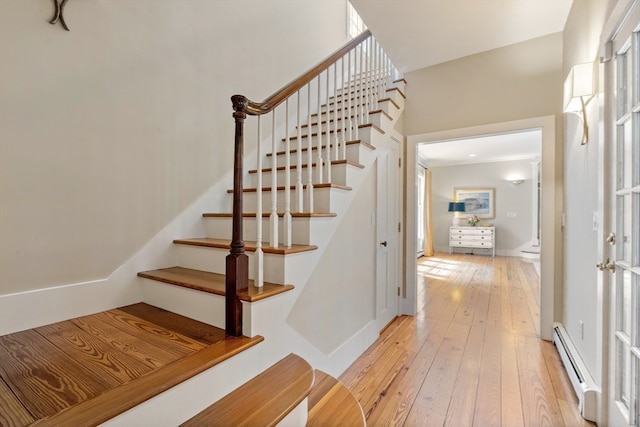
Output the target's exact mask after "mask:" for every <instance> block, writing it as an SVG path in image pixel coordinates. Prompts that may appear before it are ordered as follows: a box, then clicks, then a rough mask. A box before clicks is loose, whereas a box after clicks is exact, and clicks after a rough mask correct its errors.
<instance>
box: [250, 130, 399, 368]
mask: <svg viewBox="0 0 640 427" xmlns="http://www.w3.org/2000/svg"><path fill="white" fill-rule="evenodd" d="M390 135H391V134H390V133H387V134H382V135H379V136H377V137H376V138H390V137H391V136H390ZM371 142H372V145H374V146H375V145H383V144H382V143H383V142H384V141H382V140H378V141H375V140H372V141H371ZM372 153H373V156H372V158H370V159H369V160H368V161H367V164H366V166H365V169H363V170H362V171H360V173H359V174H358V177H357V180H354V181H350V182H349V183H348V184H349V186H351V187H352V188H353V190H352V191H351V192H349V193H346V194H344V195H341V199H342V200H340V202H339V203H336V204H335V206H339V208H338V209H337V210H338V211H337V212H336V213H337V214H338V215H337V218H334V219H333V220H332V221H331V229H332V230H331V232H327V233H325V234H324V236H323V237H324V238H323V239H322V240H318V241H315V242H314V244H317V245H318V247H319V250H317V251H314V252H312V253H307V254H304V259H303V260H302V259H301V260H299V262H296V263H295V264H296V265H295V266H292V267H291V268H290V267H289V266H287V274H286V278H287V283H292V284H294V285H295V289H294V290H293V291H290V292H287V293H286V294H282V295H279V296H277V297H275V298H272V299H268V300H263V301H260V302H258V303H252V304H245V305H244V319H243V321H244V325H243V328H244V330H245V334H247V335H249V336H253V335H255V334H259V335H262V336H264V337H265V341H264V343H263V344H262V345H261V352H263V353H265V354H268V353H270V352H272V351H273V352H277V351H280V350H281V349H283V348H284V349H285V351H286V352H295V353H296V354H299V355H300V356H302V357H303V358H305V360H308V361H309V362H310V363H311V364H312V366H314V367H317V368H319V369H322V370H324V371H326V372H329V373H330V374H331V375H335V376H338V375H339V374H341V373H342V372H343V371H344V369H346V368H347V367H348V366H349V365H350V364H351V363H352V362H353V360H355V359H356V358H357V357H358V356H359V355H360V354H362V352H363V351H364V350H365V349H366V348H367V347H368V346H369V345H370V344H371V343H372V342H373V341H374V340H375V339H376V338H377V337H378V334H379V331H380V329H381V328H380V325H378V323H377V322H376V319H375V312H373V313H371V314H372V315H371V318H370V320H368V321H367V322H366V323H365V324H363V325H361V327H360V328H359V329H358V330H357V331H354V332H353V333H352V334H351V336H350V337H348V338H347V339H346V340H344V341H343V342H341V343H340V344H339V345H338V346H336V347H333V348H329V349H327V348H324V349H323V348H319V347H318V346H317V345H315V344H314V343H312V342H310V341H309V340H308V339H307V338H306V337H304V336H303V334H301V333H300V332H299V331H298V330H297V329H296V325H295V324H291V323H290V319H289V316H290V314H291V311H292V309H293V307H294V306H295V305H296V303H297V302H298V301H299V298H300V296H301V295H302V294H303V293H304V291H305V288H306V285H307V283H309V281H310V279H311V277H312V275H313V274H316V273H317V271H316V269H317V266H318V264H319V263H320V261H321V260H322V259H323V257H325V256H330V255H329V254H327V253H326V250H327V248H328V247H329V246H330V242H331V240H332V239H333V238H334V237H335V233H336V232H337V230H338V229H339V227H340V225H341V223H342V221H343V220H344V218H345V216H346V215H347V213H348V211H349V209H350V208H351V206H352V203H353V201H354V200H355V199H356V197H357V196H358V193H359V191H360V189H361V187H362V184H363V182H364V181H365V180H366V179H371V178H372V177H371V175H370V174H375V170H373V169H374V166H375V161H376V158H377V154H376V152H375V151H374V152H372ZM373 179H374V181H375V176H374V177H373ZM362 220H363V221H365V222H367V223H368V222H369V221H370V218H369V217H366V218H363V219H362ZM373 229H374V230H373V232H374V234H375V227H373ZM371 243H372V244H373V245H372V246H374V247H375V242H371ZM372 250H374V249H372ZM372 265H375V261H372ZM370 297H371V298H373V295H371V296H370Z"/></svg>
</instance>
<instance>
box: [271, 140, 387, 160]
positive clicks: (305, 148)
mask: <svg viewBox="0 0 640 427" xmlns="http://www.w3.org/2000/svg"><path fill="white" fill-rule="evenodd" d="M355 144H360V145H362V146H364V147H367V148H368V149H370V150H375V149H376V147H374V146H373V145H371V144H369V143H368V142H365V141H362V140H359V139H355V140H353V141H347V145H355ZM329 147H333V144H329ZM317 149H318V147H317V146H316V145H314V146H313V147H311V150H317ZM322 149H323V150H326V149H327V144H323V145H322ZM302 151H303V152H304V151H309V148H308V147H302ZM297 152H298V149H297V148H292V149H291V150H289V154H293V153H297ZM283 154H286V151H278V152H276V155H277V156H279V155H283ZM272 156H273V153H267V157H272Z"/></svg>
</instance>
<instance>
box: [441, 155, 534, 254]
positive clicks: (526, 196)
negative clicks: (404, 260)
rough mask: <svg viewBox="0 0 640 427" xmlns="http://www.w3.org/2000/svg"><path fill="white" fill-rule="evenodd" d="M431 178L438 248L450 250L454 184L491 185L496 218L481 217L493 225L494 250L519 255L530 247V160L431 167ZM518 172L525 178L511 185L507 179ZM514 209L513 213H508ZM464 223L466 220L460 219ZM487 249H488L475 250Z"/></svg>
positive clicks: (459, 185)
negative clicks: (511, 215) (509, 214)
mask: <svg viewBox="0 0 640 427" xmlns="http://www.w3.org/2000/svg"><path fill="white" fill-rule="evenodd" d="M431 172H432V178H433V187H432V191H433V230H434V231H433V237H434V245H435V248H436V250H437V251H448V250H449V227H450V226H451V219H452V214H451V213H449V212H447V208H448V203H449V202H450V201H452V200H453V193H454V189H455V188H461V187H466V188H469V187H472V188H478V187H481V188H487V187H489V188H494V189H495V193H494V194H495V208H494V210H495V218H492V219H486V220H485V219H483V220H481V222H482V223H488V224H491V225H494V226H495V227H496V254H497V255H505V256H520V251H521V250H523V249H525V248H527V249H528V248H529V247H530V242H531V240H532V237H533V236H532V235H531V232H532V226H531V224H532V221H534V215H533V211H534V208H533V200H532V191H533V188H534V182H533V181H532V177H531V161H528V160H517V161H509V162H493V163H481V164H475V165H456V166H446V167H435V168H431ZM513 174H517V175H518V176H521V177H522V178H523V179H524V180H525V181H524V182H523V183H522V184H520V185H514V184H512V183H511V182H510V181H507V179H508V177H509V176H512V175H513ZM507 213H514V214H515V215H516V216H515V217H508V216H507ZM460 224H461V225H465V221H464V220H462V221H461V222H460ZM477 253H490V251H486V250H485V251H477Z"/></svg>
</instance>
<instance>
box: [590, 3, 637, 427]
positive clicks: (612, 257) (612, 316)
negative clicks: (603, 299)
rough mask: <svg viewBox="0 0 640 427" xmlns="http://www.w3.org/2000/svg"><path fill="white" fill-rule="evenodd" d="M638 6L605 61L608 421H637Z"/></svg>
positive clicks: (618, 423) (604, 264) (619, 423)
mask: <svg viewBox="0 0 640 427" xmlns="http://www.w3.org/2000/svg"><path fill="white" fill-rule="evenodd" d="M639 31H640V7H638V5H637V4H636V5H635V6H633V9H632V11H631V13H630V14H627V15H626V18H625V20H624V22H622V23H621V26H620V27H619V28H618V31H617V32H616V35H615V37H614V38H613V39H612V40H611V44H610V47H611V52H612V53H613V55H612V58H611V60H610V61H609V62H608V63H607V64H606V65H605V67H606V69H605V78H606V81H607V84H606V87H607V88H608V90H607V93H606V96H607V98H606V99H607V102H608V111H609V115H608V117H606V118H605V120H607V121H608V123H607V124H608V126H606V128H607V129H608V131H607V138H605V141H604V144H605V150H608V151H607V152H608V157H609V161H608V162H606V163H605V165H606V169H608V170H605V174H604V176H605V177H609V179H610V183H609V185H608V187H609V188H608V191H607V192H605V195H606V194H608V196H607V198H606V199H605V209H607V211H606V215H605V220H606V221H605V222H604V223H603V224H604V227H603V234H604V236H603V241H604V242H606V243H604V248H603V251H602V252H603V254H604V255H605V259H603V260H602V262H601V263H600V264H599V265H598V266H599V268H600V269H601V271H602V274H603V278H602V279H603V283H604V285H605V286H606V287H607V289H608V295H609V318H608V320H609V327H608V335H609V343H608V345H609V348H608V349H607V354H608V359H609V363H608V371H609V372H608V378H609V389H608V393H607V395H608V397H607V405H608V413H609V422H608V424H609V425H611V426H640V419H639V418H640V415H639V411H640V409H639V408H640V79H639V75H640V55H639V53H640V33H639Z"/></svg>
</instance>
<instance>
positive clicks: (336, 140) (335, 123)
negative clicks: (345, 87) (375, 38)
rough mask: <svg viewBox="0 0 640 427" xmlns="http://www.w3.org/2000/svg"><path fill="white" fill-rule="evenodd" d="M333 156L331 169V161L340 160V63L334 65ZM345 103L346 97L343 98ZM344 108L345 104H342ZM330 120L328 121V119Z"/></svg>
mask: <svg viewBox="0 0 640 427" xmlns="http://www.w3.org/2000/svg"><path fill="white" fill-rule="evenodd" d="M333 99H334V101H335V102H334V106H333V107H334V108H333V110H334V112H333V141H334V142H333V156H331V157H329V159H330V160H329V169H331V159H333V160H338V145H339V144H340V139H339V137H338V136H339V135H340V134H339V133H338V61H336V62H335V63H334V64H333ZM342 99H343V101H344V97H343V98H342ZM342 104H343V107H344V102H343V103H342ZM327 120H328V119H327Z"/></svg>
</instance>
